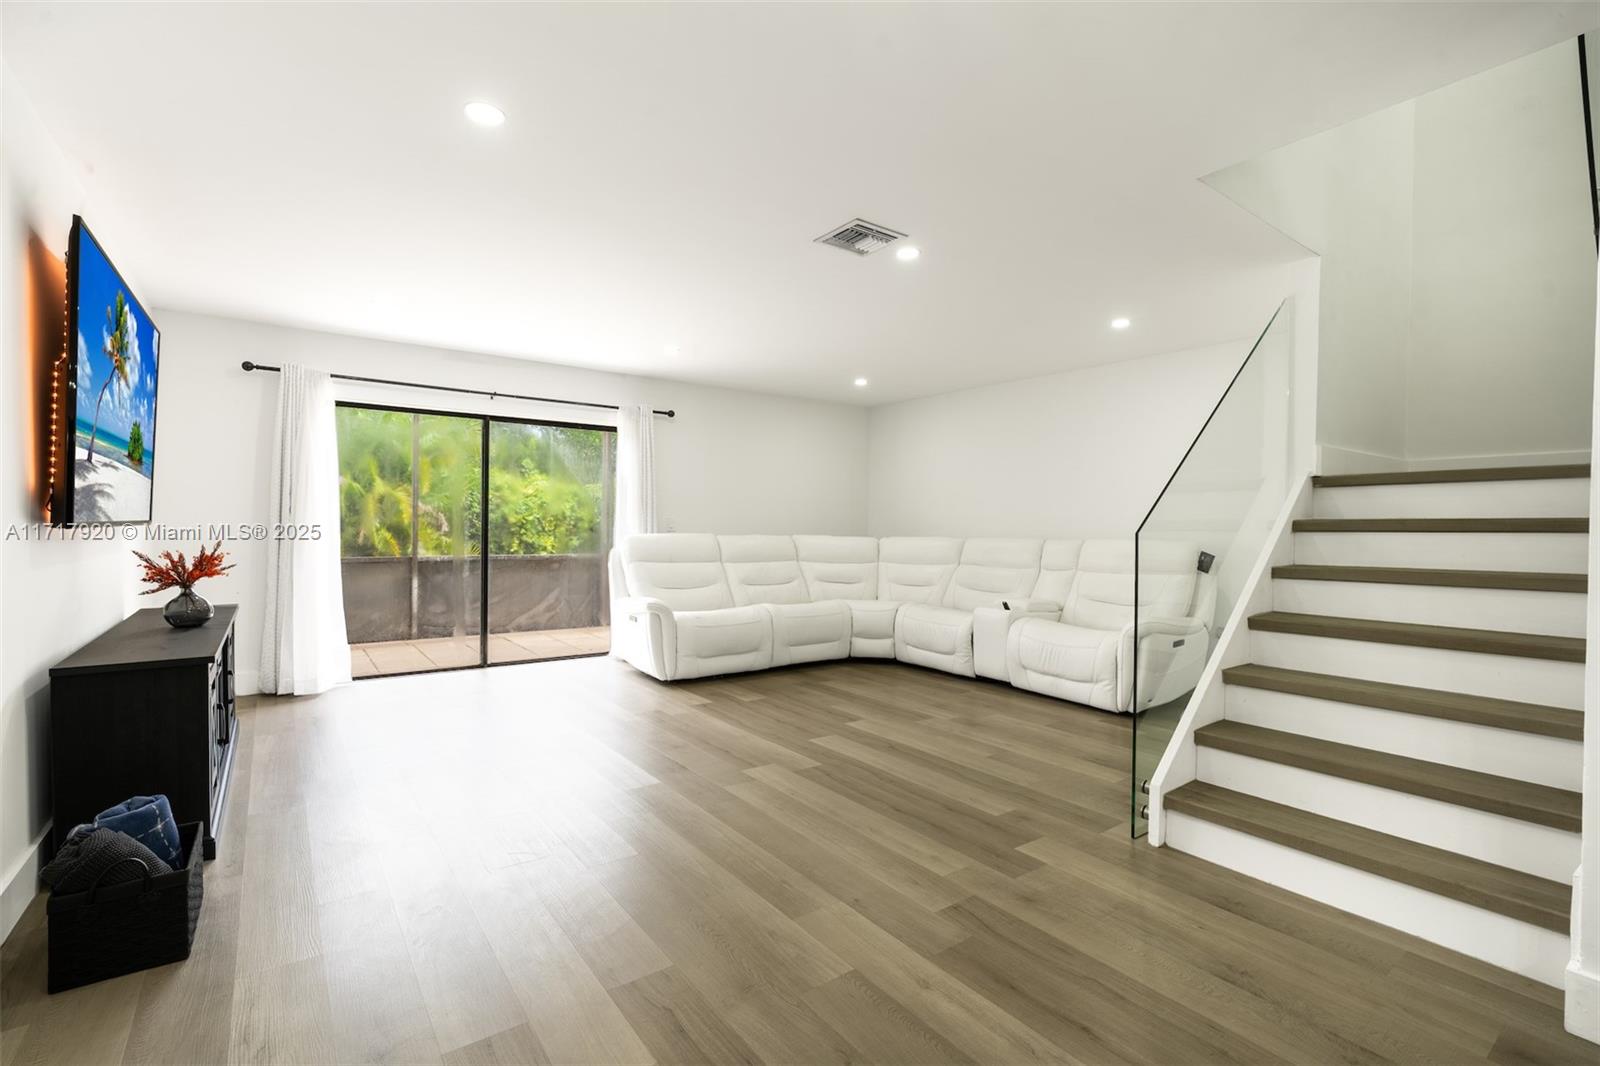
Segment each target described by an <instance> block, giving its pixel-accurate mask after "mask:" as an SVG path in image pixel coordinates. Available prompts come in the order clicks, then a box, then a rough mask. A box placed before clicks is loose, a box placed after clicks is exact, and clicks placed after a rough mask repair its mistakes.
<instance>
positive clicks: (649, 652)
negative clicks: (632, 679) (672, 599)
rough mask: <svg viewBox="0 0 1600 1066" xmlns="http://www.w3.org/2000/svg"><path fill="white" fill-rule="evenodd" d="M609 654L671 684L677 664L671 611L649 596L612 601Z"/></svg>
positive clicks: (676, 642)
mask: <svg viewBox="0 0 1600 1066" xmlns="http://www.w3.org/2000/svg"><path fill="white" fill-rule="evenodd" d="M611 654H612V655H614V656H616V657H617V658H619V659H621V660H623V661H624V662H626V663H629V664H631V665H632V666H634V667H635V668H637V669H639V670H642V671H644V672H645V673H647V674H649V675H650V676H651V677H653V678H656V679H657V680H659V681H671V680H672V672H673V668H674V667H675V666H676V664H677V661H678V625H677V620H676V619H675V618H674V617H673V615H672V608H670V607H668V606H667V605H666V604H664V603H662V602H661V601H660V600H657V599H652V598H650V597H649V596H623V597H619V598H617V599H614V600H612V601H611Z"/></svg>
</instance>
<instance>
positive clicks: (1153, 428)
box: [867, 307, 1270, 537]
mask: <svg viewBox="0 0 1600 1066" xmlns="http://www.w3.org/2000/svg"><path fill="white" fill-rule="evenodd" d="M1269 311H1270V307H1269ZM1264 323H1265V316H1263V324H1264ZM1253 339H1254V338H1248V339H1241V340H1239V341H1237V342H1234V343H1230V344H1222V345H1216V346H1213V347H1209V348H1199V349H1194V350H1191V351H1185V352H1174V353H1171V354H1167V355H1158V356H1152V357H1150V358H1147V359H1134V360H1129V361H1126V362H1120V363H1111V364H1108V365H1106V366H1097V367H1089V368H1086V369H1083V370H1073V371H1068V372H1065V373H1061V374H1052V375H1049V376H1046V377H1038V378H1028V379H1026V380H1023V381H1012V382H1007V383H1005V384H1001V385H990V386H986V387H984V388H978V389H965V390H963V391H960V392H953V393H946V394H944V395H942V396H931V397H926V398H923V399H918V400H908V401H906V402H904V403H896V404H887V405H885V406H882V407H875V408H873V410H872V419H871V423H870V427H869V438H870V440H869V446H868V468H869V479H868V484H869V488H870V502H869V505H868V509H867V528H868V531H869V532H870V533H872V534H873V535H874V536H891V535H895V534H928V535H950V536H1110V537H1127V536H1132V534H1133V530H1134V529H1135V527H1137V526H1138V524H1139V522H1140V520H1141V519H1142V518H1143V517H1144V515H1145V511H1146V510H1147V509H1148V508H1149V507H1150V504H1151V502H1152V501H1153V500H1154V499H1155V498H1156V494H1157V493H1158V492H1160V491H1161V487H1162V485H1164V484H1165V483H1166V480H1167V478H1168V477H1170V476H1171V474H1172V472H1173V469H1174V468H1175V467H1176V466H1177V464H1178V460H1179V459H1180V458H1181V457H1182V456H1183V453H1184V449H1185V448H1187V447H1188V446H1189V443H1190V441H1192V440H1193V439H1194V436H1195V434H1196V433H1197V432H1198V431H1199V429H1200V426H1201V425H1202V424H1203V423H1204V422H1205V418H1206V415H1207V414H1209V413H1210V411H1211V408H1212V406H1213V405H1214V404H1215V403H1216V401H1217V398H1218V397H1219V396H1220V395H1221V394H1222V390H1223V389H1224V388H1225V387H1226V386H1227V384H1228V380H1229V378H1231V377H1232V375H1233V373H1234V372H1235V371H1236V370H1238V369H1239V364H1240V363H1241V362H1242V361H1243V359H1244V357H1245V355H1246V353H1247V352H1248V351H1249V348H1250V341H1251V340H1253Z"/></svg>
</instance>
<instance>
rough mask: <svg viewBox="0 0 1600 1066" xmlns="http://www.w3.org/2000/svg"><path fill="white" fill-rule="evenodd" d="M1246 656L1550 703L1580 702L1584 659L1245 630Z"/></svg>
mask: <svg viewBox="0 0 1600 1066" xmlns="http://www.w3.org/2000/svg"><path fill="white" fill-rule="evenodd" d="M1250 660H1251V661H1252V662H1255V663H1259V664H1260V665H1262V666H1281V667H1284V668H1285V669H1289V670H1309V671H1311V672H1312V673H1316V674H1334V675H1336V676H1338V677H1355V678H1361V679H1364V680H1367V681H1388V682H1391V683H1392V684H1396V685H1415V686H1416V687H1418V688H1437V689H1443V690H1445V691H1446V692H1466V693H1470V694H1472V695H1475V696H1495V697H1498V698H1499V699H1505V700H1518V701H1519V702H1522V703H1543V704H1547V705H1549V706H1551V707H1566V708H1570V709H1574V710H1576V709H1580V708H1582V707H1583V664H1582V663H1567V662H1555V661H1553V660H1549V659H1525V658H1522V657H1520V656H1515V655H1485V654H1482V653H1480V652H1471V651H1452V650H1446V649H1442V648H1413V647H1408V646H1406V645H1403V644H1380V643H1377V642H1376V641H1366V640H1341V639H1338V638H1335V637H1310V636H1304V635H1302V634H1299V633H1268V632H1264V631H1262V630H1251V631H1250Z"/></svg>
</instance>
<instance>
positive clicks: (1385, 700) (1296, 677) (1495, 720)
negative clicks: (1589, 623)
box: [1222, 663, 1583, 740]
mask: <svg viewBox="0 0 1600 1066" xmlns="http://www.w3.org/2000/svg"><path fill="white" fill-rule="evenodd" d="M1222 680H1223V681H1224V682H1225V683H1226V684H1229V685H1241V686H1244V687H1246V688H1259V689H1267V690H1270V691H1272V692H1285V693H1288V694H1290V695H1295V696H1310V697H1313V698H1315V699H1323V700H1332V701H1334V702H1336V703H1351V704H1356V705H1358V706H1361V707H1378V708H1381V709H1383V710H1389V711H1400V712H1403V713H1406V714H1420V715H1426V716H1428V717H1430V718H1448V719H1451V720H1453V721H1457V722H1470V723H1472V724H1474V725H1484V726H1492V727H1493V728H1495V729H1510V730H1514V731H1516V732H1519V733H1534V734H1537V735H1539V736H1547V737H1558V738H1560V739H1562V740H1582V739H1583V712H1582V711H1573V710H1568V709H1567V708H1565V707H1547V706H1544V705H1542V704H1538V703H1518V702H1516V701H1514V700H1502V699H1495V698H1494V697H1491V696H1473V695H1469V694H1467V693H1465V692H1445V691H1442V690H1440V689H1431V688H1416V687H1413V686H1411V685H1392V684H1389V683H1387V682H1384V681H1366V680H1363V679H1361V678H1354V677H1338V676H1335V675H1333V674H1318V673H1312V672H1311V671H1308V670H1286V669H1284V668H1283V667H1279V666H1259V665H1256V664H1255V663H1249V664H1246V665H1244V666H1230V667H1228V668H1227V669H1225V670H1223V671H1222Z"/></svg>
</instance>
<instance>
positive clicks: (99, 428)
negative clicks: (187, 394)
mask: <svg viewBox="0 0 1600 1066" xmlns="http://www.w3.org/2000/svg"><path fill="white" fill-rule="evenodd" d="M160 357H161V331H160V330H158V329H156V327H155V323H153V322H151V321H150V316H149V315H148V314H147V313H146V312H145V309H144V307H143V306H142V305H141V304H140V303H139V301H138V299H136V298H135V297H134V295H133V290H132V289H130V288H129V287H128V283H127V282H126V281H124V280H123V278H122V275H121V274H119V273H117V268H116V267H114V266H112V265H111V259H110V257H109V256H107V255H106V253H105V249H103V248H101V247H100V242H99V241H97V240H95V239H94V234H92V233H90V232H89V227H88V226H86V225H84V223H83V219H82V218H79V217H77V216H74V217H73V219H72V239H71V243H70V244H69V245H68V248H67V367H68V373H67V374H66V375H65V376H66V378H67V387H66V391H65V394H64V401H63V407H64V411H63V414H65V416H66V433H65V436H66V445H67V454H68V455H69V456H71V462H70V463H68V464H66V469H65V471H64V474H65V476H64V477H63V478H62V483H61V485H60V487H59V491H58V493H57V497H56V505H57V507H58V509H59V512H58V513H57V515H56V516H55V519H56V520H57V521H60V522H63V523H65V524H68V525H83V524H86V523H91V522H148V521H150V497H151V490H152V488H153V487H154V485H155V472H156V374H157V369H158V365H159V362H160Z"/></svg>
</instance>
